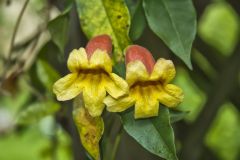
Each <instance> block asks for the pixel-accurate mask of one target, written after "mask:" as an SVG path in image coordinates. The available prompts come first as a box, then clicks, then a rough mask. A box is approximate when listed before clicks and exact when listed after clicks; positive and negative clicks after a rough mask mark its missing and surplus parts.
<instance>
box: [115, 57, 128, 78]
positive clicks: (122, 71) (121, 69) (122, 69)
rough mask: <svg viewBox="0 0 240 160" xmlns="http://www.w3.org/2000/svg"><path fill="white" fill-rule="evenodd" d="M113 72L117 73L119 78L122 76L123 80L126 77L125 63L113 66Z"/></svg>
mask: <svg viewBox="0 0 240 160" xmlns="http://www.w3.org/2000/svg"><path fill="white" fill-rule="evenodd" d="M113 72H114V73H117V74H118V75H119V76H121V77H122V78H125V75H126V66H125V62H123V61H121V62H118V63H116V64H115V65H114V66H113Z"/></svg>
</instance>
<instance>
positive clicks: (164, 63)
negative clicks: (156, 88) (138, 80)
mask: <svg viewBox="0 0 240 160" xmlns="http://www.w3.org/2000/svg"><path fill="white" fill-rule="evenodd" d="M175 75H176V71H175V67H174V64H173V62H172V61H171V60H166V59H164V58H160V59H158V61H157V63H156V64H155V66H154V69H153V72H152V74H151V78H150V79H151V80H158V81H161V83H162V84H167V83H169V82H170V81H171V80H172V79H173V78H174V77H175Z"/></svg>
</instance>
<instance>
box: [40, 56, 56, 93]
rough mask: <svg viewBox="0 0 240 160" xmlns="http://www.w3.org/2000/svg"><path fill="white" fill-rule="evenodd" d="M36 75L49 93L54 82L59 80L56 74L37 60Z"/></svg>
mask: <svg viewBox="0 0 240 160" xmlns="http://www.w3.org/2000/svg"><path fill="white" fill-rule="evenodd" d="M36 74H37V77H38V79H39V80H40V82H41V83H42V84H43V85H44V86H45V87H46V88H47V89H48V91H49V92H52V86H53V84H54V82H56V81H57V80H58V79H59V78H60V75H59V74H58V72H57V71H56V70H55V69H54V68H52V66H50V65H49V64H48V63H47V62H46V61H44V60H42V59H38V60H37V63H36Z"/></svg>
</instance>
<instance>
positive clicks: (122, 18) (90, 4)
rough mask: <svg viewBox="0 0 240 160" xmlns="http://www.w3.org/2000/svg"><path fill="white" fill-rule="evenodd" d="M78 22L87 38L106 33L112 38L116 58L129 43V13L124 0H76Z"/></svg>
mask: <svg viewBox="0 0 240 160" xmlns="http://www.w3.org/2000/svg"><path fill="white" fill-rule="evenodd" d="M76 2H77V10H78V14H79V17H80V23H81V26H82V29H83V31H84V33H85V34H86V35H87V37H88V38H92V37H94V36H96V35H99V34H108V35H110V36H111V38H112V40H113V46H114V56H115V58H116V60H119V59H121V58H122V53H123V50H124V49H125V47H126V46H127V45H129V43H130V40H129V37H128V32H129V26H130V15H129V12H128V9H127V6H126V5H125V2H124V0H88V1H86V0H77V1H76Z"/></svg>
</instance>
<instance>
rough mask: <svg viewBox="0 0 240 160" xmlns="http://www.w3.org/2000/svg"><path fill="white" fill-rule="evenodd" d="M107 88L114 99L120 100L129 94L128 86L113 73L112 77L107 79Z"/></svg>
mask: <svg viewBox="0 0 240 160" xmlns="http://www.w3.org/2000/svg"><path fill="white" fill-rule="evenodd" d="M105 81H106V82H105V88H106V90H107V92H108V93H109V94H110V95H111V96H112V97H113V98H118V97H120V96H123V95H124V94H127V93H128V84H127V82H126V81H125V80H123V79H122V78H121V77H119V76H118V75H116V74H114V73H111V74H110V77H106V78H105Z"/></svg>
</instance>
